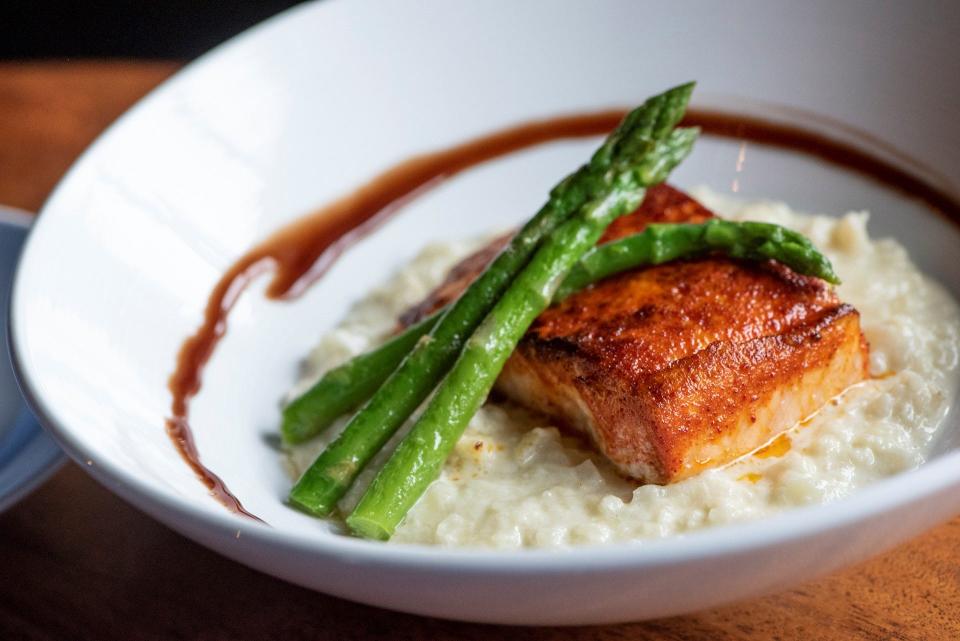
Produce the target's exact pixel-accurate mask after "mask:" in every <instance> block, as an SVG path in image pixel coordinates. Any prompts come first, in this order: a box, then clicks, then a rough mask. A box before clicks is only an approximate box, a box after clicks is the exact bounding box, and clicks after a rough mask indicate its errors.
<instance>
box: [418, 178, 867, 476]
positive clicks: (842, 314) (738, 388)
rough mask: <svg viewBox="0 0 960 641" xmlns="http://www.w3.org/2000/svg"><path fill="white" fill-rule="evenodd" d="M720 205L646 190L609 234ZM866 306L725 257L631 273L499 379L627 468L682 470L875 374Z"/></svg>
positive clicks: (457, 274) (787, 422) (734, 453)
mask: <svg viewBox="0 0 960 641" xmlns="http://www.w3.org/2000/svg"><path fill="white" fill-rule="evenodd" d="M711 216H712V214H711V213H710V212H709V210H706V209H705V208H703V207H702V206H701V205H699V204H698V203H696V201H694V200H692V199H690V198H689V197H687V196H686V195H685V194H683V193H682V192H679V191H677V190H675V189H673V188H670V187H667V186H661V187H657V188H654V189H651V190H650V191H649V193H648V196H647V198H646V200H645V201H644V203H643V205H642V206H641V207H640V209H638V211H637V212H635V213H633V214H631V215H629V216H625V217H623V218H621V219H620V220H618V221H617V222H616V223H614V225H612V226H611V227H610V229H609V230H608V232H607V235H606V236H605V238H604V240H605V241H608V240H613V239H616V238H619V237H621V236H624V235H627V234H631V233H635V232H637V231H640V230H642V229H643V227H644V226H646V224H648V223H650V222H661V221H662V222H696V221H702V220H706V219H708V218H710V217H711ZM502 244H503V241H502V240H499V241H497V242H496V243H493V244H491V246H490V247H487V248H485V249H484V250H481V252H478V253H477V254H475V255H474V256H471V257H469V258H467V259H466V260H465V261H464V262H462V263H461V264H460V265H458V266H457V267H456V268H454V269H453V270H452V271H451V274H450V277H449V278H448V280H447V281H446V282H445V283H444V284H443V285H441V286H440V287H439V288H438V289H437V290H436V291H435V292H433V294H431V296H430V297H428V298H427V299H426V300H425V301H423V303H421V304H420V305H418V306H417V307H415V308H414V309H412V310H410V311H409V312H407V313H406V314H405V315H404V317H403V319H402V321H403V322H413V321H415V320H416V319H417V318H418V317H420V316H422V315H424V314H427V313H429V312H430V311H432V310H433V309H436V308H438V307H440V306H442V305H445V304H446V303H447V302H449V301H450V300H452V299H453V298H455V297H456V296H457V295H458V294H459V293H460V291H462V289H463V288H465V287H466V286H467V285H468V284H469V282H470V281H471V280H472V279H473V278H474V277H475V276H476V274H477V273H479V271H480V270H481V269H483V267H484V265H485V264H486V263H487V262H489V260H490V258H492V257H493V256H494V255H495V254H496V252H497V251H498V250H499V248H500V247H501V246H502ZM867 353H868V348H867V344H866V341H865V340H864V338H863V336H862V334H861V332H860V322H859V314H858V313H857V311H856V310H855V309H853V308H852V307H850V306H849V305H845V304H843V303H841V302H840V301H839V300H838V298H837V297H836V295H835V293H834V292H833V290H832V289H831V288H830V287H829V286H828V285H827V284H826V283H825V282H824V281H822V280H819V279H816V278H812V277H806V276H801V275H798V274H796V273H794V272H792V271H791V270H790V269H789V268H787V267H784V266H783V265H780V264H779V263H774V262H772V261H771V262H768V263H748V262H740V261H734V260H728V259H724V258H704V259H700V260H695V261H679V262H674V263H669V264H666V265H660V266H656V267H650V268H646V269H638V270H634V271H631V272H626V273H624V274H620V275H618V276H614V277H612V278H608V279H606V280H604V281H602V282H600V283H597V284H596V285H593V286H591V287H588V288H586V289H585V290H583V291H581V292H578V293H576V294H574V295H572V296H569V297H568V298H567V299H566V300H564V301H563V302H562V303H560V304H558V305H555V306H553V307H551V308H550V309H548V310H547V311H545V312H544V313H543V314H541V315H540V317H539V318H538V319H537V320H536V321H535V322H534V324H533V325H532V326H531V327H530V329H529V330H528V332H527V334H526V336H525V337H524V338H523V340H522V341H521V343H520V344H519V345H518V347H517V349H516V351H515V352H514V354H513V355H512V356H511V357H510V359H509V360H508V362H507V364H506V366H505V368H504V371H503V372H502V373H501V375H500V378H499V379H498V381H497V389H498V390H499V391H500V392H501V393H502V394H504V395H505V396H506V397H508V398H510V399H511V400H513V401H515V402H518V403H520V404H522V405H525V406H527V407H529V408H531V409H534V410H538V411H540V412H542V413H544V414H546V415H547V416H549V417H551V418H553V419H555V420H556V421H558V422H560V423H561V424H562V425H564V426H566V427H568V428H571V429H575V430H578V431H580V432H582V433H584V434H586V435H588V436H589V437H590V438H591V440H592V441H593V442H594V443H595V445H596V446H597V448H598V449H599V451H600V452H601V453H603V454H604V455H605V456H606V457H607V458H608V459H610V461H611V462H613V464H614V465H615V466H616V467H617V468H618V469H619V470H620V471H621V472H622V473H624V474H626V475H628V476H631V477H634V478H637V479H639V480H642V481H646V482H652V483H670V482H674V481H678V480H681V479H684V478H687V477H689V476H691V475H693V474H696V473H697V472H699V471H701V470H702V469H704V468H706V467H712V466H716V465H721V464H724V463H727V462H729V461H732V460H733V459H735V458H737V457H739V456H742V455H743V454H746V453H748V452H750V451H752V450H754V449H756V448H758V447H760V446H761V445H763V444H764V443H766V442H767V441H769V440H770V439H771V438H773V437H774V436H776V435H777V434H778V433H780V432H783V431H784V430H787V429H790V428H791V427H793V426H794V425H796V424H797V423H798V422H799V421H801V420H802V419H804V418H805V417H807V416H809V415H810V414H812V413H813V412H815V411H816V410H817V409H818V408H819V407H821V406H822V405H823V404H824V403H825V402H826V401H828V400H829V399H830V398H832V397H833V396H836V395H837V394H839V393H840V392H842V391H843V390H844V389H846V388H847V387H848V386H850V385H851V384H853V383H856V382H858V381H860V380H862V379H863V378H864V377H865V376H866V367H867Z"/></svg>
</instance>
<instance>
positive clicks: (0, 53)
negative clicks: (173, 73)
mask: <svg viewBox="0 0 960 641" xmlns="http://www.w3.org/2000/svg"><path fill="white" fill-rule="evenodd" d="M295 4H299V3H298V2H297V1H295V0H248V1H246V2H224V1H222V0H221V1H219V2H217V1H215V0H191V1H187V0H102V1H99V2H98V1H96V0H77V1H75V2H63V1H49V0H32V1H31V0H0V59H21V60H22V59H50V58H55V59H57V58H59V59H62V58H166V59H177V60H189V59H191V58H195V57H197V56H199V55H200V54H202V53H203V52H205V51H207V50H208V49H210V48H211V47H214V46H215V45H217V44H219V43H221V42H223V41H224V40H227V39H228V38H230V37H231V36H233V35H235V34H237V33H239V32H241V31H243V30H244V29H246V28H247V27H250V26H252V25H254V24H256V23H258V22H260V21H261V20H263V19H264V18H267V17H269V16H272V15H274V14H276V13H279V12H280V11H282V10H284V9H286V8H287V7H291V6H293V5H295Z"/></svg>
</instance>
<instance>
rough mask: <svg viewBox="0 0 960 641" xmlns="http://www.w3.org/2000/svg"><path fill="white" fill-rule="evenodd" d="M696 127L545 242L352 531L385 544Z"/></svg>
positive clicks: (355, 516)
mask: <svg viewBox="0 0 960 641" xmlns="http://www.w3.org/2000/svg"><path fill="white" fill-rule="evenodd" d="M696 135H697V130H695V129H677V130H676V131H674V132H673V133H672V134H671V135H670V136H669V137H668V138H667V140H666V141H663V142H660V143H658V145H657V150H655V151H654V152H653V153H651V154H650V155H649V156H648V157H647V159H646V162H644V163H642V164H641V165H640V166H639V167H637V168H636V170H635V171H634V172H633V173H631V174H625V175H623V176H622V177H621V178H620V180H619V181H618V182H620V183H621V185H622V187H623V188H625V189H626V190H627V191H628V192H629V193H631V194H632V196H631V197H630V198H623V197H622V195H621V194H619V193H618V191H619V190H617V191H614V192H611V193H610V194H607V195H605V196H602V197H600V198H597V199H595V200H593V201H591V202H590V203H589V204H588V205H587V206H586V207H584V209H583V210H581V211H580V212H579V213H578V214H577V215H576V216H574V217H573V218H571V219H570V220H568V221H567V222H566V223H564V224H563V225H562V226H561V227H559V228H558V229H557V230H556V231H555V232H554V233H553V234H551V235H550V237H549V238H548V239H547V240H546V242H545V243H544V244H543V246H542V247H540V249H538V250H537V253H536V254H535V255H534V257H533V259H532V260H531V261H530V263H529V264H528V265H527V266H526V267H525V268H524V270H523V271H522V272H521V273H520V275H519V276H517V279H516V280H515V281H514V282H513V284H512V285H511V286H510V288H509V289H508V290H507V292H506V293H505V294H504V295H503V298H501V299H500V301H499V302H498V303H497V304H496V306H495V307H494V308H493V310H492V311H491V312H490V313H489V314H488V315H487V317H486V318H485V319H484V321H483V323H481V324H480V326H479V327H478V328H477V330H476V331H475V332H474V333H473V335H472V336H471V337H470V339H469V340H468V341H467V343H466V345H465V346H464V348H463V352H462V353H461V354H460V357H459V358H458V359H457V362H456V364H455V365H454V366H453V368H452V369H451V370H450V372H449V374H447V377H446V378H445V379H444V381H443V383H441V384H440V386H439V387H438V389H437V391H436V393H435V395H434V397H433V399H432V400H431V401H430V403H429V405H428V406H427V408H426V410H425V411H424V413H423V414H422V415H421V417H420V418H419V419H418V420H417V422H416V423H415V424H414V426H413V428H412V429H411V431H410V433H409V434H407V436H406V437H405V438H404V439H403V441H401V442H400V445H399V446H398V447H397V449H396V450H395V451H394V453H393V455H392V456H391V457H390V459H389V460H388V461H387V463H386V465H385V466H384V467H383V469H381V470H380V472H379V474H378V475H377V476H376V478H375V479H374V480H373V483H372V484H371V485H370V487H369V488H368V489H367V491H366V493H365V494H364V495H363V498H362V499H361V500H360V503H359V505H357V507H356V509H355V510H354V511H353V513H352V514H350V516H349V517H347V525H348V526H349V527H350V529H351V530H353V532H354V533H355V534H358V535H360V536H363V537H366V538H375V539H388V538H389V537H390V536H391V535H392V534H393V532H394V530H395V529H396V527H397V525H398V524H399V523H400V521H402V520H403V518H404V516H406V514H407V511H409V509H410V508H411V507H413V505H414V504H415V503H416V502H417V500H418V499H419V498H420V496H421V495H422V494H423V492H424V491H425V490H426V488H427V486H428V485H429V484H430V483H431V482H433V480H434V479H435V478H436V477H437V474H439V472H440V468H441V467H442V466H443V463H444V461H445V460H446V459H447V456H448V455H449V453H450V450H451V449H453V446H454V444H455V443H456V442H457V440H458V439H459V438H460V435H461V434H462V433H463V430H464V428H465V427H466V425H467V423H468V422H469V421H470V419H471V417H473V415H474V413H476V411H477V409H478V408H479V407H480V405H481V404H482V403H483V401H484V399H485V398H486V397H487V394H488V393H489V392H490V388H491V387H493V383H494V381H495V380H496V378H497V376H498V375H499V374H500V370H501V369H502V368H503V364H504V363H505V362H506V360H507V358H508V357H509V356H510V354H511V353H512V352H513V350H514V348H515V347H516V345H517V342H518V341H519V340H520V338H521V337H522V336H523V334H524V333H525V332H526V331H527V328H528V327H529V326H530V323H532V322H533V320H534V319H535V318H536V317H537V316H538V315H540V313H541V312H542V311H543V310H544V309H546V308H547V306H549V305H550V302H551V301H552V300H553V296H554V294H555V292H556V290H557V288H558V287H559V285H560V283H561V282H562V281H563V279H564V277H565V276H566V275H567V272H569V271H570V269H571V268H572V267H573V266H574V265H575V264H576V262H577V261H578V260H580V257H581V256H582V255H583V254H584V253H586V252H587V251H588V250H589V249H590V248H591V247H593V246H594V244H596V242H597V240H599V239H600V236H601V235H602V234H603V232H604V230H605V229H606V228H607V226H608V225H609V224H610V223H611V222H613V220H615V219H616V218H617V217H618V216H620V215H622V214H625V213H627V212H630V211H633V209H634V208H635V207H637V206H638V205H639V204H640V201H641V200H642V192H643V187H644V186H645V185H649V184H654V183H656V182H660V181H661V180H664V179H665V178H666V176H667V174H668V173H669V171H670V170H671V169H672V168H673V167H674V166H676V164H678V163H679V162H680V161H681V160H682V159H683V158H684V157H685V156H686V155H687V154H688V153H689V151H690V149H691V148H692V146H693V141H694V140H695V138H696Z"/></svg>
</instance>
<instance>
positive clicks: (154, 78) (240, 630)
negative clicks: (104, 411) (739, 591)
mask: <svg viewBox="0 0 960 641" xmlns="http://www.w3.org/2000/svg"><path fill="white" fill-rule="evenodd" d="M175 68H176V66H175V65H173V64H169V63H149V64H147V63H134V62H130V63H116V62H114V63H98V62H69V63H42V64H38V63H31V64H24V63H19V64H13V63H0V202H3V203H6V204H11V205H16V206H19V207H23V208H26V209H33V210H35V209H37V208H38V207H39V206H40V205H41V203H42V201H43V199H44V198H45V197H46V195H47V194H48V193H49V191H50V189H51V188H52V187H53V186H54V184H55V183H56V180H57V179H58V178H59V177H60V176H61V175H62V174H63V172H64V171H65V170H66V169H67V167H68V166H69V164H70V163H71V162H72V161H73V160H74V159H75V158H76V156H77V155H78V154H79V153H80V152H81V151H82V150H83V148H84V147H85V146H86V145H87V144H88V143H89V142H90V141H91V140H92V139H93V138H94V136H96V134H97V133H98V132H99V131H101V130H102V129H103V128H104V127H106V126H107V125H108V124H109V123H110V122H111V121H112V120H113V119H114V118H115V117H116V116H117V115H119V114H120V113H121V112H122V111H123V110H124V109H125V108H126V107H128V106H129V105H130V104H132V102H133V101H135V100H136V99H137V98H138V97H140V96H141V95H142V94H144V93H145V92H146V91H147V90H149V89H150V88H151V87H152V86H154V85H155V84H157V83H158V82H160V81H161V80H163V79H164V78H165V77H166V76H168V75H169V74H170V73H172V72H173V71H174V70H175ZM379 638H389V639H394V640H398V641H403V640H407V639H437V640H446V639H528V640H533V641H547V640H556V639H578V640H590V641H607V640H609V641H613V640H614V639H616V640H625V639H665V640H693V639H711V640H717V641H723V640H734V639H737V640H751V641H752V640H761V639H762V640H768V639H776V640H783V641H787V640H794V639H796V640H801V639H802V640H803V641H810V640H819V639H836V640H845V641H846V640H851V639H869V640H880V639H899V640H904V639H909V640H913V639H916V640H921V639H923V640H945V641H946V640H958V639H960V519H957V520H954V521H953V522H951V523H948V524H946V525H943V526H941V527H939V528H937V529H935V530H933V531H931V532H929V533H927V534H925V535H923V536H922V537H920V538H918V539H916V540H914V541H912V542H910V543H908V544H906V545H904V546H901V547H900V548H898V549H896V550H894V551H893V552H891V553H888V554H886V555H884V556H882V557H880V558H878V559H875V560H873V561H871V562H869V563H866V564H863V565H861V566H859V567H856V568H852V569H849V570H846V571H843V572H840V573H837V574H834V575H832V576H829V577H827V578H824V579H821V580H819V581H816V582H814V583H809V584H807V585H804V586H802V587H800V588H797V589H794V590H791V591H789V592H785V593H782V594H778V595H774V596H769V597H765V598H761V599H755V600H752V601H748V602H743V603H740V604H737V605H733V606H729V607H723V608H718V609H715V610H710V611H707V612H701V613H698V614H694V615H690V616H685V617H677V618H673V619H665V620H660V621H648V622H645V623H637V624H629V625H618V626H608V627H594V628H505V627H496V626H480V625H469V624H461V623H451V622H446V621H440V620H435V619H425V618H420V617H414V616H409V615H403V614H397V613H393V612H387V611H384V610H378V609H375V608H370V607H366V606H361V605H355V604H352V603H348V602H346V601H341V600H339V599H335V598H332V597H327V596H323V595H318V594H315V593H313V592H309V591H307V590H303V589H301V588H297V587H294V586H292V585H289V584H286V583H283V582H282V581H278V580H276V579H272V578H270V577H268V576H265V575H263V574H259V573H257V572H254V571H253V570H249V569H247V568H245V567H243V566H241V565H238V564H236V563H233V562H232V561H228V560H227V559H224V558H221V557H220V556H218V555H217V554H215V553H213V552H210V551H208V550H206V549H204V548H202V547H200V546H197V545H195V544H193V543H191V542H190V541H188V540H186V539H184V538H183V537H181V536H179V535H178V534H175V533H174V532H172V531H170V530H169V529H167V528H166V527H164V526H162V525H160V524H158V523H156V522H155V521H153V520H151V519H150V518H148V517H146V516H144V515H143V514H141V513H139V512H138V511H137V510H135V509H133V508H132V507H130V506H129V505H127V504H125V503H124V502H122V501H121V500H120V499H118V498H116V497H114V496H113V495H111V494H110V493H109V492H107V491H106V490H104V489H103V488H101V487H100V486H99V485H97V484H96V483H95V482H94V481H93V480H92V479H90V478H89V477H88V476H87V475H86V474H85V473H84V472H83V471H82V470H81V469H80V468H79V467H77V466H75V465H73V464H68V465H67V466H65V467H64V468H63V469H62V470H61V471H59V472H58V473H57V474H56V475H55V476H54V477H53V478H52V479H51V480H50V481H49V482H47V484H46V485H44V486H43V487H42V488H40V489H39V490H38V491H37V492H36V493H35V494H33V495H32V496H30V497H28V498H27V499H25V500H24V501H23V502H22V503H20V504H19V505H17V506H15V507H14V508H12V509H11V510H10V511H8V512H7V513H5V514H2V515H0V639H3V640H14V639H16V640H19V639H25V640H26V639H42V640H53V639H57V640H61V639H71V640H73V639H95V640H97V641H111V640H114V639H115V640H118V641H119V640H123V641H132V640H138V639H197V640H220V639H283V640H284V641H298V640H301V639H340V640H349V639H364V640H365V639H379Z"/></svg>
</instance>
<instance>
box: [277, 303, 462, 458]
mask: <svg viewBox="0 0 960 641" xmlns="http://www.w3.org/2000/svg"><path fill="white" fill-rule="evenodd" d="M445 311H446V309H442V310H439V311H437V312H434V313H433V314H431V315H430V316H428V317H426V318H424V319H423V320H421V321H420V322H418V323H416V324H415V325H411V326H410V327H408V328H406V329H405V330H404V331H403V332H402V333H400V334H397V335H396V336H394V337H393V338H391V339H390V340H388V341H387V342H385V343H384V344H383V345H380V346H379V347H377V348H376V349H373V350H371V351H369V352H365V353H363V354H360V355H359V356H356V357H355V358H352V359H350V360H349V361H347V362H346V363H343V364H342V365H339V366H338V367H334V368H333V369H331V370H329V371H327V372H326V373H325V374H324V375H323V377H321V378H320V380H319V381H317V382H316V384H314V385H313V387H311V388H310V389H308V390H307V391H306V392H304V393H303V394H302V395H301V396H299V397H297V398H296V399H294V400H293V401H292V402H291V403H290V404H289V405H287V406H286V407H285V408H283V422H282V423H281V425H280V434H281V436H282V437H283V441H284V443H288V444H295V443H302V442H304V441H306V440H307V439H309V438H311V437H313V436H316V435H317V434H319V433H320V432H322V431H323V430H325V429H326V428H328V427H330V425H331V424H332V423H333V422H334V421H335V420H336V419H338V418H339V417H341V416H343V415H344V414H346V413H347V412H349V411H351V410H354V409H356V408H358V407H360V404H361V403H363V402H364V401H365V400H367V399H368V398H370V397H371V396H372V395H373V393H374V392H376V391H377V388H379V387H380V386H381V385H382V384H383V382H384V381H385V380H386V379H387V377H388V376H390V372H392V371H393V370H395V369H396V368H397V366H398V365H399V364H400V362H401V361H402V360H403V358H404V357H405V356H406V355H407V354H409V353H410V351H411V350H412V349H413V348H414V346H416V344H417V341H419V340H420V338H421V337H422V336H424V335H425V334H427V333H429V332H430V331H431V330H432V329H433V328H434V326H435V325H436V324H437V322H438V321H439V320H440V317H441V316H442V315H443V313H444V312H445Z"/></svg>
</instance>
